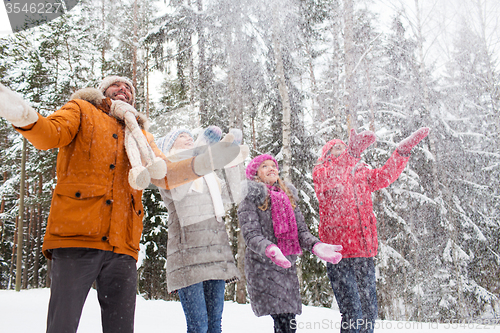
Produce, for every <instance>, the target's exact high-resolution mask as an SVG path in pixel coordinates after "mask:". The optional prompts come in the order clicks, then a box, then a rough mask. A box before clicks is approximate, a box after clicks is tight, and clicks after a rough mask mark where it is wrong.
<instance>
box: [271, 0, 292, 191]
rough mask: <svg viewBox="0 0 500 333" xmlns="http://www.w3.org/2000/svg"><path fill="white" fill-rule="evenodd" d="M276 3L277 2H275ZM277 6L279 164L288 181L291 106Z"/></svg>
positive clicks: (275, 44) (276, 51)
mask: <svg viewBox="0 0 500 333" xmlns="http://www.w3.org/2000/svg"><path fill="white" fill-rule="evenodd" d="M277 4H278V3H277ZM278 13H279V12H278V6H277V5H276V6H275V8H274V10H273V14H274V15H275V17H274V20H273V34H272V35H273V37H272V39H273V50H274V60H275V61H276V80H277V82H278V89H279V92H280V97H281V104H282V107H283V120H282V131H283V147H282V155H283V164H282V166H281V170H282V175H283V180H285V181H287V182H289V181H290V178H291V176H290V167H291V162H292V146H291V141H290V136H291V131H292V130H291V127H292V121H291V106H290V96H289V95H288V87H287V86H286V79H285V69H284V66H283V56H282V54H281V43H280V41H279V35H280V31H281V28H280V26H279V17H278Z"/></svg>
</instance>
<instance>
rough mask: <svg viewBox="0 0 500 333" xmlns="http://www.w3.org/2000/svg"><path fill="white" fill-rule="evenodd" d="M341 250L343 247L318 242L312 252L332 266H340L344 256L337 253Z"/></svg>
mask: <svg viewBox="0 0 500 333" xmlns="http://www.w3.org/2000/svg"><path fill="white" fill-rule="evenodd" d="M341 250H342V245H332V244H325V243H321V242H318V243H316V244H314V246H313V248H312V251H311V252H312V253H314V254H315V255H317V256H318V257H319V258H320V259H322V260H324V261H328V262H331V263H332V264H338V263H339V261H340V260H342V254H340V253H338V252H337V251H341Z"/></svg>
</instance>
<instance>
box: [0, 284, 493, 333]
mask: <svg viewBox="0 0 500 333" xmlns="http://www.w3.org/2000/svg"><path fill="white" fill-rule="evenodd" d="M49 294H50V292H49V290H48V289H32V290H22V291H21V292H15V291H13V290H1V291H0V332H2V333H43V332H45V319H46V315H47V304H48V299H49ZM339 322H340V314H339V312H338V311H336V310H332V309H325V308H317V307H312V306H304V307H303V313H302V315H300V316H297V328H298V330H297V332H299V333H300V332H302V333H306V332H319V333H322V332H325V333H326V332H339V325H340V324H339ZM222 330H223V332H229V333H255V332H258V333H266V332H269V333H271V332H273V321H272V319H271V318H270V317H269V316H265V317H260V318H258V317H256V316H255V315H254V314H253V312H252V309H251V308H250V305H248V304H245V305H242V304H236V303H233V302H226V304H225V307H224V314H223V318H222ZM97 332H102V330H101V320H100V308H99V304H98V302H97V295H96V291H95V290H93V289H92V290H91V291H90V294H89V297H88V298H87V302H86V304H85V307H84V309H83V314H82V318H81V321H80V326H79V329H78V333H97ZM135 332H136V333H156V332H175V333H177V332H179V333H182V332H186V324H185V320H184V313H183V312H182V307H181V304H180V303H179V302H172V301H169V302H166V301H147V300H145V299H144V298H142V297H141V296H138V297H137V307H136V316H135ZM375 332H380V333H388V332H405V333H425V332H429V333H431V332H432V333H438V332H440V333H441V332H450V333H451V332H453V333H463V332H477V333H479V332H498V333H500V324H499V325H496V326H493V325H490V326H484V325H479V324H472V323H471V324H436V323H416V322H402V321H378V322H377V324H376V326H375Z"/></svg>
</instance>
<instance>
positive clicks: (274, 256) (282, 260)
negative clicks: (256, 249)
mask: <svg viewBox="0 0 500 333" xmlns="http://www.w3.org/2000/svg"><path fill="white" fill-rule="evenodd" d="M266 256H267V257H268V258H269V259H271V260H272V261H273V262H274V263H275V264H276V265H278V266H280V267H283V268H290V267H292V263H291V262H290V261H289V260H288V259H287V258H286V257H285V256H284V255H283V252H281V250H280V248H279V247H278V246H277V245H275V244H271V245H269V246H268V247H267V248H266Z"/></svg>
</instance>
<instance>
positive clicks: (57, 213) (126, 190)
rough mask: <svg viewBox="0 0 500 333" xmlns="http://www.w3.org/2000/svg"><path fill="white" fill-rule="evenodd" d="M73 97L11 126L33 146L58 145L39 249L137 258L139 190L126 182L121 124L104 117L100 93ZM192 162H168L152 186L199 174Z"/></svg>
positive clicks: (140, 213) (141, 210)
mask: <svg viewBox="0 0 500 333" xmlns="http://www.w3.org/2000/svg"><path fill="white" fill-rule="evenodd" d="M82 91H83V90H82ZM75 95H76V96H77V97H79V98H74V99H72V100H71V101H69V102H68V103H67V104H66V105H64V106H63V107H62V108H61V109H60V110H58V111H56V112H54V113H53V114H51V115H50V116H48V117H46V118H45V117H42V116H39V118H38V121H37V122H36V123H35V124H34V125H31V126H30V128H29V129H26V128H27V127H25V128H23V129H20V128H16V130H18V131H19V132H20V133H21V134H22V135H23V136H24V137H26V139H27V140H29V141H30V142H31V143H32V144H33V145H34V146H35V147H36V148H38V149H42V150H46V149H52V148H59V152H58V155H57V185H56V187H55V189H54V194H53V197H52V203H51V208H50V213H49V218H48V222H47V228H46V232H45V237H44V241H43V253H44V255H45V256H46V257H47V258H49V259H51V251H50V250H51V249H55V248H67V247H81V248H93V249H100V250H106V251H113V252H116V253H122V254H128V255H130V256H132V257H134V258H135V259H136V260H137V255H138V251H139V241H140V237H141V233H142V227H143V225H142V219H143V216H144V208H143V206H142V191H137V190H134V189H133V188H131V187H130V185H129V183H128V172H129V170H130V168H131V166H130V163H129V160H128V157H127V154H126V152H125V147H124V125H123V123H122V122H120V121H118V120H117V119H115V118H114V117H112V116H109V115H108V113H109V108H110V105H111V100H110V99H109V98H106V99H103V96H102V94H101V93H100V91H98V90H96V89H85V92H84V93H80V94H79V92H77V93H76V94H75ZM75 95H74V96H75ZM82 98H83V99H82ZM84 99H85V100H84ZM144 133H145V135H146V137H147V139H148V142H149V143H150V145H151V147H152V148H153V151H154V152H155V154H156V155H157V156H160V157H162V158H164V159H165V160H166V158H165V156H164V155H163V154H162V153H161V151H160V150H159V149H158V147H157V146H156V145H155V143H154V140H153V136H152V135H151V134H150V133H147V132H145V131H144ZM192 160H193V159H192V158H191V159H188V160H184V161H181V162H177V163H171V162H167V174H168V175H167V177H166V179H165V181H164V182H163V181H160V183H161V184H158V182H155V184H157V185H159V186H162V187H165V188H167V189H169V188H173V187H176V186H179V185H182V184H184V183H187V182H190V181H192V180H194V179H196V178H198V177H199V176H197V175H196V174H195V173H194V172H193V169H192ZM167 178H168V179H167Z"/></svg>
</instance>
